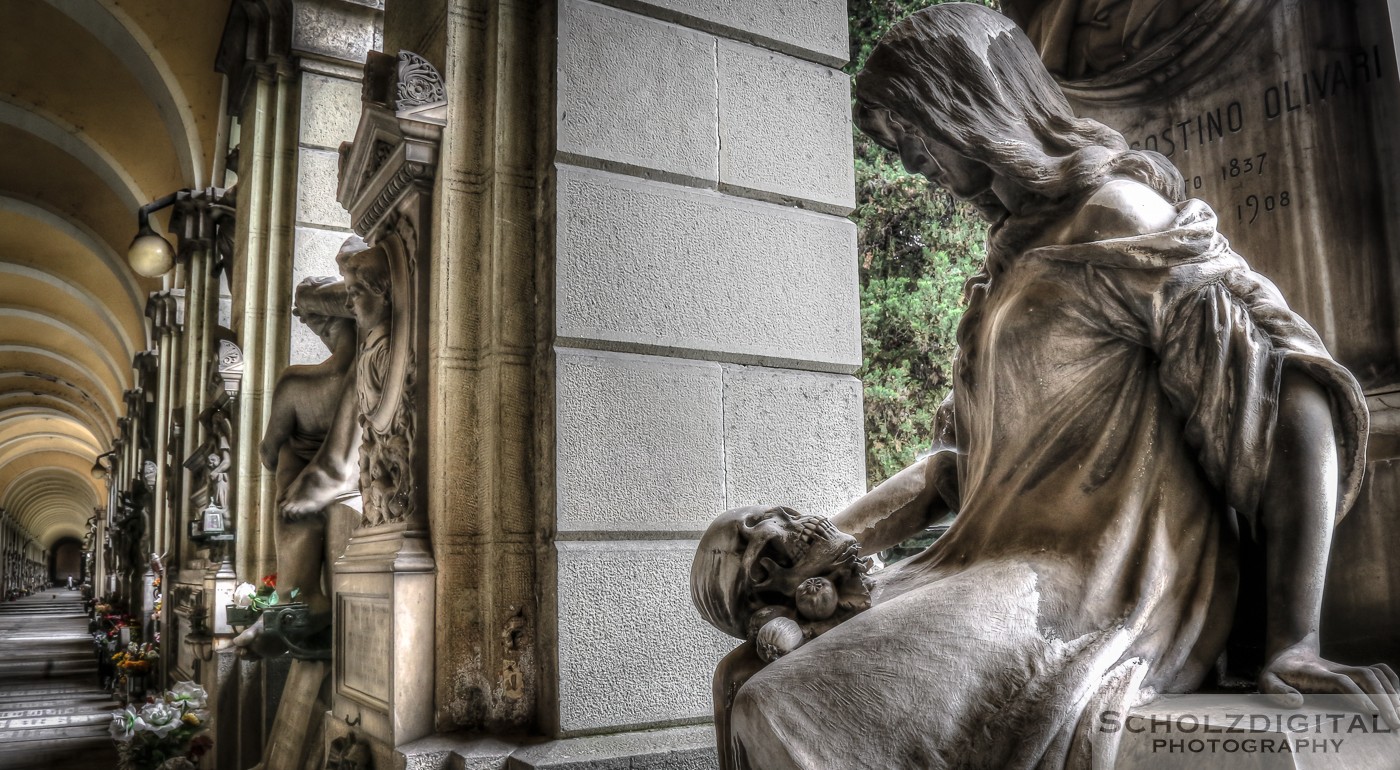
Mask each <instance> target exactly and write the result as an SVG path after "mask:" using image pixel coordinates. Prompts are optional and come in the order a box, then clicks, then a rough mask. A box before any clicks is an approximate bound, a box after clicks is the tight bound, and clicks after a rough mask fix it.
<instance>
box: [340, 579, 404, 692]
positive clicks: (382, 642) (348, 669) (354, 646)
mask: <svg viewBox="0 0 1400 770" xmlns="http://www.w3.org/2000/svg"><path fill="white" fill-rule="evenodd" d="M336 604H337V607H336V613H337V618H336V628H337V633H336V636H337V639H336V644H335V650H336V656H335V665H336V668H337V670H338V671H337V674H338V675H337V677H336V681H337V683H338V687H339V691H340V693H341V694H343V695H345V696H347V697H349V698H353V699H355V700H357V701H360V702H361V703H364V704H365V705H367V706H371V707H373V708H377V709H383V710H385V711H387V710H388V709H389V694H390V677H391V676H392V672H393V661H392V658H391V649H392V644H391V642H392V640H393V634H394V615H393V610H392V609H391V606H390V602H389V598H388V597H385V596H367V595H364V594H345V593H341V594H339V595H337V596H336Z"/></svg>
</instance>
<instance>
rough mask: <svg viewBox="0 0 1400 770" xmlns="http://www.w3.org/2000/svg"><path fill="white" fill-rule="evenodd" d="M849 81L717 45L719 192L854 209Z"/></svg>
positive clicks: (814, 67)
mask: <svg viewBox="0 0 1400 770" xmlns="http://www.w3.org/2000/svg"><path fill="white" fill-rule="evenodd" d="M850 82H851V81H850V78H848V77H847V76H846V74H845V73H843V72H841V71H840V70H836V69H832V68H830V67H827V66H824V65H821V64H813V63H811V62H806V61H802V60H800V59H796V58H793V57H791V56H787V55H785V54H780V53H774V52H773V51H768V50H764V49H762V48H755V47H754V46H751V45H746V44H744V43H734V42H730V41H727V40H726V41H721V42H720V44H719V105H720V107H719V114H720V131H719V132H720V159H719V164H720V165H719V181H720V183H721V185H722V187H721V189H728V188H731V187H732V188H737V189H739V190H744V191H751V192H753V193H757V194H758V195H760V196H764V197H776V198H778V199H781V200H794V201H801V202H805V203H804V205H810V206H812V207H814V208H820V209H822V210H824V211H829V212H831V213H835V214H842V215H844V214H847V213H849V212H850V210H851V209H852V208H854V207H855V167H854V164H853V163H852V162H851V118H850V115H851V89H850Z"/></svg>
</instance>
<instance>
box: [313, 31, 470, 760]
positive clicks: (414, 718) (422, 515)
mask: <svg viewBox="0 0 1400 770" xmlns="http://www.w3.org/2000/svg"><path fill="white" fill-rule="evenodd" d="M442 94H443V89H442V80H441V78H440V77H439V76H438V73H437V71H436V70H435V69H434V68H433V67H432V66H431V65H429V64H428V63H427V62H426V61H424V60H423V59H422V58H421V57H419V56H417V55H416V54H413V53H410V52H407V51H404V52H400V54H399V55H398V56H397V57H395V56H390V55H386V54H382V53H378V52H371V53H370V54H369V60H368V61H367V62H366V65H365V79H364V92H363V105H362V111H361V114H360V122H359V125H358V127H357V129H356V132H355V139H354V141H353V142H347V143H345V144H344V145H342V146H341V156H340V170H339V190H338V194H337V198H338V200H339V201H340V203H341V205H343V206H344V207H345V208H346V209H347V210H348V211H349V212H350V220H351V225H352V227H353V228H354V229H355V231H356V232H357V233H358V234H360V235H361V236H362V237H364V238H365V240H366V241H367V242H368V243H369V244H370V246H371V248H370V249H369V250H367V251H365V252H361V253H360V254H358V255H356V257H357V258H356V259H355V260H353V261H352V260H347V261H345V262H343V263H342V264H341V273H342V274H343V275H344V277H345V279H346V285H347V288H348V291H349V293H350V298H351V305H352V307H353V308H355V313H356V322H357V324H358V325H359V327H360V328H359V334H360V343H359V344H360V351H359V356H358V361H357V364H356V366H357V375H356V377H357V384H356V388H357V396H358V406H359V408H358V411H359V424H360V427H361V431H362V442H361V444H360V494H361V497H362V503H363V510H362V513H361V515H359V516H357V517H356V518H357V519H358V522H357V524H356V526H355V527H354V529H353V530H352V531H351V532H350V535H349V540H348V542H347V544H346V545H345V548H344V552H343V553H342V554H341V555H340V556H339V558H338V559H337V560H336V561H335V564H334V566H333V568H332V574H333V579H332V582H333V586H332V587H333V601H334V605H335V606H334V637H333V639H334V650H335V659H334V666H333V674H332V675H333V679H332V682H333V685H332V695H331V697H332V703H331V713H330V714H329V715H328V717H327V721H326V725H325V726H326V730H325V741H326V744H327V751H328V752H330V753H336V752H339V753H340V754H343V753H344V745H345V744H346V742H347V741H350V742H353V743H354V744H355V745H358V746H362V747H364V748H363V749H362V751H364V752H366V753H367V754H368V755H369V756H370V757H372V759H373V762H374V766H375V767H381V768H387V767H392V766H393V751H394V748H395V747H396V746H398V745H400V744H403V743H405V742H407V741H412V740H415V739H417V738H421V737H423V736H424V735H427V734H428V733H431V732H432V727H433V688H432V685H431V683H432V681H433V677H434V670H433V666H434V621H435V614H436V609H435V603H436V596H435V592H434V581H435V563H434V560H433V555H432V552H431V549H430V547H429V539H428V522H427V515H426V505H425V469H424V465H425V463H426V456H425V455H426V453H425V451H424V450H423V449H422V442H421V441H417V440H415V436H419V435H421V434H420V431H423V430H424V429H425V428H426V425H425V419H426V418H425V407H426V404H427V394H426V384H427V377H426V376H425V371H424V366H425V362H426V360H427V357H426V342H425V334H424V324H425V323H426V313H425V312H423V310H424V309H425V307H426V301H425V300H424V298H425V297H426V286H425V281H426V272H427V271H426V264H425V263H426V260H427V256H426V248H427V246H426V245H427V243H428V238H429V233H428V228H429V226H430V224H431V214H430V211H431V208H430V206H431V200H432V187H433V177H434V174H435V173H436V169H437V148H438V139H439V137H440V135H441V130H442V126H443V125H444V123H445V122H446V121H445V117H444V109H445V102H444V101H443V98H442ZM371 295H373V296H371ZM337 756H338V754H337Z"/></svg>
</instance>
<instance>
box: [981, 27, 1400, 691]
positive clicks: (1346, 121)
mask: <svg viewBox="0 0 1400 770" xmlns="http://www.w3.org/2000/svg"><path fill="white" fill-rule="evenodd" d="M1123 5H1124V6H1126V5H1128V4H1126V3H1125V4H1123ZM1192 5H1193V6H1194V7H1193V9H1191V10H1190V12H1189V13H1185V14H1184V15H1183V16H1182V18H1181V19H1180V20H1179V21H1177V22H1175V23H1174V24H1169V25H1165V24H1164V25H1159V27H1160V28H1157V29H1150V30H1148V29H1142V30H1137V31H1133V30H1125V31H1124V35H1123V36H1122V39H1134V40H1136V41H1138V42H1139V46H1138V47H1136V48H1135V49H1134V50H1132V51H1124V53H1123V56H1122V59H1123V63H1122V64H1121V65H1118V66H1116V67H1111V68H1108V69H1107V70H1106V71H1105V70H1104V69H1098V70H1094V71H1093V74H1092V75H1091V76H1089V77H1087V78H1084V79H1078V80H1070V79H1065V78H1061V82H1062V84H1063V86H1064V89H1065V92H1066V94H1067V95H1068V96H1069V98H1070V100H1071V102H1072V103H1073V105H1074V108H1075V111H1076V112H1077V113H1078V114H1080V115H1082V116H1085V117H1092V118H1095V119H1097V120H1100V121H1102V122H1104V123H1107V124H1108V125H1110V126H1112V127H1114V128H1116V129H1118V130H1119V131H1120V132H1122V133H1123V135H1124V137H1125V138H1126V139H1127V140H1128V142H1129V143H1130V145H1131V146H1133V147H1135V148H1145V149H1148V150H1155V151H1157V152H1160V153H1162V154H1163V155H1165V156H1167V157H1168V158H1169V159H1170V160H1171V161H1172V162H1173V163H1175V164H1176V166H1177V168H1178V169H1180V171H1181V173H1182V175H1183V176H1184V177H1185V181H1186V194H1187V195H1188V196H1189V197H1195V198H1201V199H1203V200H1205V201H1206V202H1208V203H1209V204H1210V205H1211V206H1212V207H1213V208H1214V209H1215V211H1216V214H1217V215H1218V216H1219V222H1220V225H1219V227H1220V231H1221V232H1222V233H1223V234H1225V236H1226V237H1228V238H1229V239H1230V242H1231V245H1232V246H1233V247H1234V248H1235V250H1236V251H1238V252H1239V253H1240V254H1242V255H1243V256H1244V257H1245V259H1247V260H1248V261H1249V262H1250V264H1251V265H1252V266H1253V267H1254V268H1255V269H1257V270H1258V271H1260V272H1261V273H1263V274H1265V275H1267V276H1268V277H1269V278H1271V279H1272V280H1273V281H1274V282H1275V283H1276V284H1277V285H1278V287H1279V289H1280V290H1281V291H1282V292H1283V294H1284V296H1285V297H1287V299H1288V302H1289V304H1290V305H1291V306H1292V307H1293V308H1294V309H1295V310H1297V311H1298V312H1299V313H1300V314H1301V315H1303V317H1305V318H1306V319H1307V320H1308V321H1309V322H1310V323H1312V325H1313V326H1314V327H1315V328H1316V329H1317V330H1318V332H1319V333H1320V334H1321V335H1322V337H1323V339H1324V341H1325V342H1326V343H1327V346H1328V348H1329V349H1330V350H1331V351H1332V353H1333V355H1334V356H1336V358H1337V359H1338V360H1339V361H1341V362H1342V363H1343V364H1345V365H1346V366H1347V367H1348V368H1350V369H1351V370H1352V372H1353V373H1354V374H1355V375H1356V377H1357V379H1358V380H1360V382H1361V385H1362V387H1363V388H1364V389H1365V391H1366V394H1367V396H1368V401H1369V404H1370V407H1371V417H1372V436H1371V444H1370V461H1371V463H1370V466H1369V467H1368V470H1367V472H1368V482H1367V489H1366V491H1365V492H1363V494H1362V497H1361V500H1360V502H1359V503H1358V505H1357V506H1356V508H1355V509H1353V511H1352V512H1351V513H1350V514H1349V515H1348V517H1347V518H1346V519H1345V520H1344V521H1343V522H1342V523H1341V525H1340V526H1339V527H1338V529H1337V531H1336V534H1335V540H1334V545H1333V550H1332V561H1331V568H1330V571H1329V576H1328V584H1327V593H1326V599H1325V601H1324V609H1323V614H1324V618H1323V637H1322V638H1323V645H1324V647H1325V648H1328V649H1327V650H1325V651H1326V652H1327V653H1328V654H1330V655H1333V656H1336V657H1337V658H1339V659H1342V660H1346V661H1350V662H1365V663H1370V662H1373V661H1374V660H1386V661H1388V662H1389V663H1391V664H1392V665H1395V664H1397V663H1400V569H1395V568H1392V567H1388V566H1387V564H1388V554H1390V553H1393V552H1394V551H1395V549H1396V547H1397V546H1400V524H1397V523H1396V522H1395V521H1394V519H1393V517H1392V516H1391V515H1390V512H1391V509H1393V508H1394V506H1395V504H1396V502H1397V494H1400V463H1397V462H1396V458H1397V457H1400V411H1397V409H1400V333H1398V332H1397V330H1398V329H1400V326H1397V323H1396V321H1397V319H1396V311H1395V308H1396V300H1397V298H1400V275H1397V265H1400V261H1397V259H1396V257H1397V250H1400V196H1398V195H1397V189H1396V184H1397V182H1400V167H1397V161H1396V144H1395V142H1394V125H1395V120H1396V117H1397V110H1400V80H1397V56H1396V48H1395V45H1394V42H1393V40H1392V35H1391V30H1392V23H1393V22H1392V19H1391V15H1390V12H1389V11H1388V10H1387V4H1386V3H1384V2H1381V1H1380V0H1367V1H1364V2H1357V3H1330V2H1328V3H1324V2H1313V1H1312V0H1242V1H1240V2H1226V1H1225V0H1203V1H1202V0H1198V1H1197V2H1196V3H1194V4H1192ZM1067 6H1077V3H1076V2H1075V0H1049V1H1048V2H1035V1H1034V0H1032V1H1031V2H1015V1H1014V0H1013V1H1012V2H1008V3H1007V4H1006V8H1007V13H1008V15H1010V16H1012V17H1013V18H1014V19H1016V21H1017V22H1018V23H1019V24H1021V25H1022V26H1023V27H1024V28H1027V29H1028V31H1030V32H1031V37H1032V39H1033V41H1034V42H1035V43H1036V44H1037V46H1038V47H1039V49H1040V52H1041V55H1042V58H1044V59H1045V60H1046V62H1047V64H1050V66H1051V69H1052V70H1054V69H1056V64H1055V63H1056V62H1064V61H1066V60H1067V59H1072V58H1073V52H1072V51H1071V55H1070V56H1069V57H1066V55H1065V50H1064V48H1065V47H1066V45H1069V46H1073V45H1075V44H1076V41H1081V40H1083V39H1084V38H1082V37H1075V35H1079V34H1084V35H1087V34H1089V33H1088V31H1087V30H1076V31H1075V32H1074V33H1072V34H1069V35H1065V34H1064V33H1063V32H1062V31H1061V32H1060V33H1059V34H1060V39H1059V40H1058V41H1056V40H1050V39H1047V37H1048V36H1045V35H1042V36H1040V37H1037V35H1036V33H1035V29H1036V22H1035V19H1036V17H1037V16H1039V17H1040V19H1041V22H1042V23H1043V22H1044V21H1045V20H1046V19H1048V18H1050V16H1053V15H1055V14H1057V13H1064V12H1065V11H1066V10H1067V8H1066V7H1067ZM1391 7H1392V8H1393V7H1394V4H1391ZM1042 28H1043V29H1044V28H1048V27H1042ZM1115 34H1116V33H1115ZM1081 50H1082V49H1081ZM1099 53H1101V51H1100V52H1099ZM1061 66H1063V67H1066V69H1062V70H1061V72H1064V71H1067V69H1068V67H1070V66H1073V65H1061ZM1076 69H1078V71H1080V72H1083V69H1082V67H1079V68H1076ZM1245 590H1246V591H1249V590H1250V587H1249V586H1246V587H1245ZM1249 601H1250V599H1249V598H1248V594H1246V596H1245V597H1244V598H1243V599H1242V604H1245V603H1248V602H1249ZM1260 611H1261V612H1262V610H1260Z"/></svg>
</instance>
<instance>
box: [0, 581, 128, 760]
mask: <svg viewBox="0 0 1400 770" xmlns="http://www.w3.org/2000/svg"><path fill="white" fill-rule="evenodd" d="M87 627H88V626H87V616H86V615H85V614H83V607H82V597H81V596H79V594H78V592H77V591H69V590H66V589H62V588H59V589H51V590H47V591H43V592H40V593H38V594H35V595H33V596H28V597H25V598H23V599H20V600H19V601H15V602H3V603H0V768H4V769H5V770H20V769H21V768H25V769H28V768H45V769H46V770H69V768H73V769H75V770H76V769H78V768H81V770H108V769H109V768H115V767H116V766H117V757H116V751H115V750H114V749H113V745H112V741H111V739H110V738H109V737H108V736H107V725H108V724H109V723H110V722H111V718H110V713H111V711H112V710H113V709H115V708H116V707H117V704H116V703H114V702H113V701H112V700H111V698H110V696H109V695H108V693H107V692H105V691H104V690H102V689H101V687H100V686H99V682H98V679H97V659H96V657H95V656H94V654H93V648H92V637H91V636H90V635H89V634H88V630H87Z"/></svg>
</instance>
